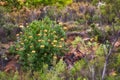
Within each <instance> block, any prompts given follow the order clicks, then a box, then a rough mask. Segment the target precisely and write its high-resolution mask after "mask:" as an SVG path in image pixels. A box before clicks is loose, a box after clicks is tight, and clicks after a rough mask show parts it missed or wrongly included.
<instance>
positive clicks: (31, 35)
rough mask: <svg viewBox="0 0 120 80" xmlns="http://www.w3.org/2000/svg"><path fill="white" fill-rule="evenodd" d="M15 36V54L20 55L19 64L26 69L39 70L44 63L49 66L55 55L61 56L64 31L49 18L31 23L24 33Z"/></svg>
mask: <svg viewBox="0 0 120 80" xmlns="http://www.w3.org/2000/svg"><path fill="white" fill-rule="evenodd" d="M23 29H24V28H23ZM16 36H17V37H18V39H19V40H18V41H17V44H16V52H17V53H18V54H19V55H20V60H21V64H22V65H23V66H24V67H25V68H27V69H29V68H31V69H32V70H39V69H41V68H42V67H43V64H44V63H45V64H48V65H51V64H52V60H53V59H54V58H55V57H56V55H61V54H62V52H61V50H62V49H63V48H64V46H65V45H64V39H65V31H64V30H63V29H62V26H60V25H58V24H56V23H55V22H53V21H51V20H50V19H49V18H45V19H44V20H42V21H33V22H32V23H31V24H30V25H29V26H28V27H27V28H25V29H24V33H22V32H21V33H20V34H17V35H16Z"/></svg>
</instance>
